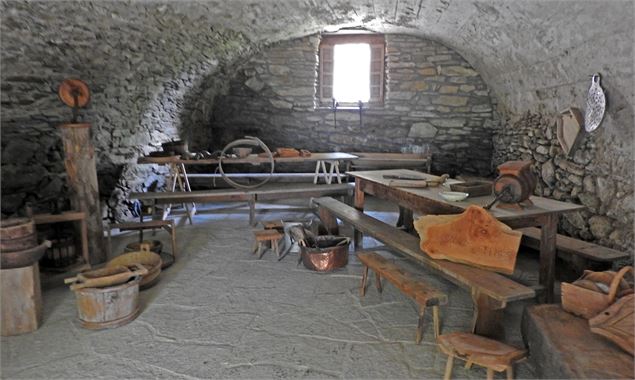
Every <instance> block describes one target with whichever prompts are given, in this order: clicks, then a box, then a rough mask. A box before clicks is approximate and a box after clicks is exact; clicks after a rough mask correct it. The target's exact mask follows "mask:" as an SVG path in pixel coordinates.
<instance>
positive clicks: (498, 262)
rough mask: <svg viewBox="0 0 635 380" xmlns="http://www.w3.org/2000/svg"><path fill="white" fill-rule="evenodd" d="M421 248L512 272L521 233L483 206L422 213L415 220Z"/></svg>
mask: <svg viewBox="0 0 635 380" xmlns="http://www.w3.org/2000/svg"><path fill="white" fill-rule="evenodd" d="M415 229H416V230H417V232H418V233H419V237H420V238H421V243H420V246H421V249H422V250H423V251H424V252H426V253H427V254H428V255H429V256H430V257H432V258H433V259H446V260H450V261H454V262H458V263H464V264H469V265H473V266H476V267H480V268H483V269H488V270H493V271H496V272H501V273H505V274H512V273H513V272H514V266H515V265H516V255H517V254H518V248H519V246H520V240H521V238H522V233H521V232H518V231H513V230H512V229H511V228H509V227H508V226H506V225H505V224H503V223H501V222H499V221H498V220H496V219H495V218H494V217H493V216H491V215H490V214H489V213H488V212H487V211H486V210H485V209H483V208H482V207H479V206H469V207H468V208H467V209H466V210H465V211H464V212H463V213H462V214H459V215H426V216H424V217H421V218H419V219H418V220H417V221H416V222H415Z"/></svg>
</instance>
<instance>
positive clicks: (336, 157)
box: [137, 152, 358, 165]
mask: <svg viewBox="0 0 635 380" xmlns="http://www.w3.org/2000/svg"><path fill="white" fill-rule="evenodd" d="M357 158H358V157H357V156H355V155H353V154H349V153H342V152H326V153H311V155H310V156H297V157H274V158H273V159H274V161H275V162H276V163H287V162H312V161H340V160H341V161H350V160H356V159H357ZM267 162H269V158H268V157H260V156H258V155H257V154H250V155H249V156H247V157H245V158H224V159H223V163H228V164H230V163H231V164H264V163H267ZM137 163H139V164H160V165H164V164H169V163H175V164H186V165H205V164H218V159H216V158H206V159H200V160H182V159H180V158H176V157H139V159H138V160H137Z"/></svg>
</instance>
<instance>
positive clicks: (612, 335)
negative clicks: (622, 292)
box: [589, 294, 635, 355]
mask: <svg viewBox="0 0 635 380" xmlns="http://www.w3.org/2000/svg"><path fill="white" fill-rule="evenodd" d="M634 298H635V295H633V294H629V295H627V296H625V297H622V298H620V299H619V300H617V301H616V302H615V303H614V304H613V305H611V306H610V307H609V308H608V309H606V310H604V311H603V312H602V313H600V314H598V315H597V316H596V317H594V318H591V319H590V320H589V326H590V327H591V331H592V332H594V333H596V334H599V335H602V336H604V337H606V338H607V339H609V340H611V341H612V342H613V343H615V344H617V345H618V346H620V347H621V348H622V349H624V350H625V351H626V352H628V353H630V354H631V355H633V353H634V351H635V350H634V348H635V340H634V339H633V331H635V315H634V314H633V308H634V307H633V305H634V303H633V300H634Z"/></svg>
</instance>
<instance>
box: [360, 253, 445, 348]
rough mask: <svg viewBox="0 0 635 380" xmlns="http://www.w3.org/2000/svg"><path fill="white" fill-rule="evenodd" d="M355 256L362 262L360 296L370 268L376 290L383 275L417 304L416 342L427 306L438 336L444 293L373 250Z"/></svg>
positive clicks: (379, 290) (378, 289)
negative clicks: (440, 309)
mask: <svg viewBox="0 0 635 380" xmlns="http://www.w3.org/2000/svg"><path fill="white" fill-rule="evenodd" d="M357 258H358V259H359V261H361V262H362V264H364V273H363V274H362V284H361V287H360V289H359V292H360V295H361V296H362V297H363V296H364V295H365V294H366V282H367V281H368V269H369V268H370V269H372V270H373V271H374V272H375V286H376V287H377V291H378V292H380V293H381V292H382V290H383V289H382V286H381V277H382V276H383V277H384V278H385V279H386V280H388V281H389V282H390V283H391V284H393V285H394V286H395V287H397V288H398V289H399V290H401V291H402V292H403V293H404V294H405V295H407V296H409V297H410V298H412V299H414V301H415V302H416V303H417V305H419V321H418V323H417V335H416V336H415V342H416V343H417V344H420V343H421V339H422V338H423V317H424V315H425V311H426V307H428V306H432V321H433V324H434V336H435V338H436V337H438V336H439V334H440V329H441V328H440V317H439V305H445V304H446V303H447V302H448V297H447V295H446V294H445V293H443V292H441V291H440V290H437V289H436V288H434V287H433V286H431V285H429V284H428V283H426V282H425V281H423V280H420V279H418V278H415V277H414V275H412V274H411V273H409V272H406V271H405V270H404V269H403V268H400V267H398V266H397V265H396V264H395V263H393V262H390V261H388V260H387V259H385V258H383V257H382V256H380V255H378V254H377V253H375V252H360V253H358V254H357Z"/></svg>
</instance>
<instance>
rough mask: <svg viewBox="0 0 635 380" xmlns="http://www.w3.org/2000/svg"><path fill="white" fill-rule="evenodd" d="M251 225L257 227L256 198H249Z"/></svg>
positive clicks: (253, 196)
mask: <svg viewBox="0 0 635 380" xmlns="http://www.w3.org/2000/svg"><path fill="white" fill-rule="evenodd" d="M249 225H251V226H255V225H256V196H255V195H252V196H251V198H249Z"/></svg>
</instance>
